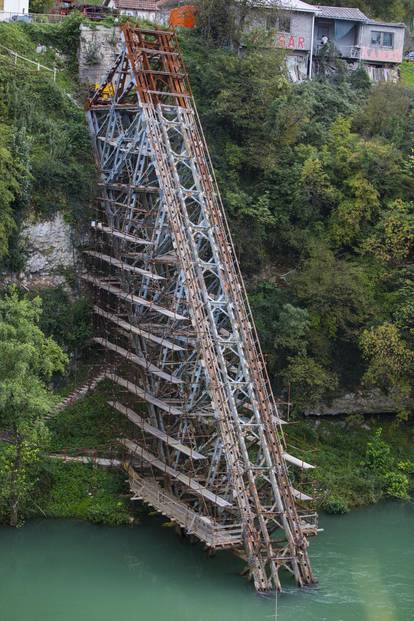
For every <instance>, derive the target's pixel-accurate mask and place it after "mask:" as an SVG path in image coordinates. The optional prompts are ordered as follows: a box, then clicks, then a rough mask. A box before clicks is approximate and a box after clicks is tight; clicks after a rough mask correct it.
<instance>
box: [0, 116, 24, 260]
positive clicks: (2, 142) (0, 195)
mask: <svg viewBox="0 0 414 621" xmlns="http://www.w3.org/2000/svg"><path fill="white" fill-rule="evenodd" d="M11 147H12V132H11V131H10V128H8V127H6V126H5V125H2V124H0V259H1V258H3V257H4V256H5V255H6V254H7V252H8V246H9V244H8V242H9V236H10V234H11V233H12V232H13V230H14V229H15V227H16V224H15V221H14V218H13V209H12V206H13V202H14V201H15V199H16V198H17V196H18V195H19V193H20V191H21V188H20V176H21V167H20V165H19V161H18V160H16V159H15V158H14V157H13V153H12V150H11Z"/></svg>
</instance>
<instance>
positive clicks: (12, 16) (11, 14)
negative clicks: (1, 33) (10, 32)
mask: <svg viewBox="0 0 414 621" xmlns="http://www.w3.org/2000/svg"><path fill="white" fill-rule="evenodd" d="M66 17H68V16H67V15H60V14H59V13H19V12H18V11H0V20H1V21H9V22H14V21H28V22H45V23H47V22H49V23H56V22H61V21H62V20H64V19H65V18H66Z"/></svg>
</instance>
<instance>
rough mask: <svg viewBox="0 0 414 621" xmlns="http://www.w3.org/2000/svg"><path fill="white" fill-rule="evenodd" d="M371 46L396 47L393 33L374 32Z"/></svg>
mask: <svg viewBox="0 0 414 621" xmlns="http://www.w3.org/2000/svg"><path fill="white" fill-rule="evenodd" d="M371 45H373V46H375V47H391V48H393V47H394V33H393V32H381V31H379V30H373V31H372V32H371Z"/></svg>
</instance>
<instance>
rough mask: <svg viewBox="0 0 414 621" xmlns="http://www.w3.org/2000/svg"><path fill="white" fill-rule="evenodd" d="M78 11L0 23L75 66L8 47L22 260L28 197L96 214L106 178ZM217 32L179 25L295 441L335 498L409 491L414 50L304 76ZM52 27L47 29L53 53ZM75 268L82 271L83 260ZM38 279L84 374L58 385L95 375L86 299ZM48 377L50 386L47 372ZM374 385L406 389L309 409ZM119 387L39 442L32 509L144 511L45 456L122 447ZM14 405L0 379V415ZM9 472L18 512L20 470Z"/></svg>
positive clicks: (85, 470)
mask: <svg viewBox="0 0 414 621" xmlns="http://www.w3.org/2000/svg"><path fill="white" fill-rule="evenodd" d="M394 4H395V3H394ZM361 7H362V5H361ZM78 27H79V18H78V17H76V16H74V17H73V18H70V19H68V20H65V21H64V22H63V23H62V24H59V25H48V24H40V25H36V24H0V36H2V37H4V38H2V42H3V41H4V44H5V45H7V46H9V47H10V48H12V49H14V50H17V51H19V52H21V53H22V54H24V55H25V56H28V57H30V58H33V59H37V60H40V62H42V63H43V64H45V65H48V66H54V65H57V66H59V67H60V68H61V69H62V71H61V72H60V73H59V74H58V79H57V82H56V83H54V82H53V80H52V79H51V75H49V74H46V73H42V72H39V73H37V72H36V71H33V69H32V68H31V67H30V66H29V65H25V64H23V63H22V64H18V65H17V69H15V68H14V65H13V62H14V61H13V60H12V59H11V58H10V57H8V56H7V55H5V56H4V58H3V56H2V64H1V67H0V94H1V101H2V103H1V104H0V173H1V174H0V255H1V260H2V267H3V268H7V269H10V270H20V269H21V268H22V266H23V264H24V248H21V247H20V244H19V237H18V228H19V224H20V222H21V220H22V218H23V217H24V215H26V214H27V213H28V212H32V213H34V214H35V217H38V218H41V217H45V216H46V217H47V216H48V215H50V214H52V213H53V212H54V211H55V210H60V211H63V213H64V214H65V217H66V218H68V219H69V220H70V221H72V222H74V223H76V224H79V225H80V226H82V220H83V217H84V216H85V215H86V214H87V210H88V206H89V202H90V198H91V196H92V195H93V191H94V171H93V164H92V158H91V150H90V145H89V139H88V136H87V132H86V128H85V122H84V115H83V111H82V110H81V109H79V108H78V107H77V106H76V105H75V104H74V103H73V97H75V99H76V98H77V99H78V100H79V101H81V99H82V94H81V91H80V88H79V86H78V85H77V84H76V79H75V71H74V70H75V69H76V62H75V58H76V56H75V55H76V47H77V41H78ZM210 35H211V31H210V32H209V33H208V36H209V39H208V43H207V44H206V41H205V40H204V39H203V38H202V37H201V36H200V34H199V33H198V32H194V33H183V34H182V36H181V42H182V46H183V49H184V53H185V56H186V62H187V66H188V69H189V72H190V77H191V82H192V86H193V89H194V93H195V96H196V99H197V103H198V106H199V111H200V115H201V118H202V123H203V127H204V128H205V131H206V134H207V140H208V143H209V145H210V148H211V153H212V157H213V161H214V165H215V168H216V171H217V176H218V181H219V185H220V187H221V190H222V193H223V199H224V204H225V208H226V211H227V213H228V216H229V219H230V224H231V228H232V231H233V235H234V239H235V243H236V248H237V253H238V256H239V259H240V263H241V267H242V271H243V273H244V275H245V277H246V280H247V284H248V289H249V295H250V300H251V304H252V308H253V312H254V315H255V319H256V322H257V325H258V328H259V332H260V335H261V340H262V344H263V349H264V351H265V355H266V357H267V361H268V365H269V369H270V373H271V378H272V381H273V383H274V387H275V390H276V392H277V393H278V394H279V395H286V392H287V387H288V386H289V385H290V387H291V391H292V396H293V401H294V404H295V410H294V422H293V424H292V425H291V426H290V427H289V433H288V436H289V443H291V444H292V446H294V447H295V448H298V449H299V451H300V453H301V455H302V456H303V458H304V459H306V460H307V461H309V462H311V463H317V464H318V465H319V469H318V470H317V471H316V490H315V492H314V493H315V494H316V498H317V500H318V503H319V505H320V506H322V507H324V508H325V509H326V510H329V511H331V512H336V513H341V512H344V511H346V510H348V509H349V508H351V507H354V506H358V505H361V504H365V503H370V502H376V501H378V500H379V499H380V498H382V497H384V496H386V495H387V496H392V497H397V498H406V497H407V495H408V494H409V493H410V477H411V475H412V474H413V463H414V451H413V446H414V441H413V440H414V436H413V426H412V422H411V420H410V415H411V409H412V396H413V395H412V383H413V382H412V380H413V376H414V305H413V292H414V269H413V249H414V205H413V202H412V200H413V199H412V197H413V190H414V159H413V152H412V147H413V132H414V91H413V90H411V88H410V85H411V84H410V77H409V71H408V66H407V67H405V68H404V71H403V76H404V81H403V83H402V84H400V85H393V84H386V85H378V86H371V85H370V84H369V81H368V79H367V76H366V74H365V73H364V71H363V70H360V71H358V72H356V73H354V74H353V75H351V76H349V75H346V74H342V73H341V72H338V74H337V75H336V76H335V78H334V79H333V81H331V82H330V81H327V80H326V79H323V80H322V79H321V80H317V81H315V82H313V83H307V84H302V85H296V86H293V85H291V84H289V82H288V81H287V78H286V76H285V74H284V70H283V68H282V67H283V62H282V60H283V59H282V57H281V56H280V54H278V53H275V52H274V51H270V50H269V51H266V50H265V49H264V48H261V47H260V46H258V45H257V41H256V42H255V45H253V44H252V42H250V41H247V42H246V44H247V46H246V50H245V53H244V54H243V55H242V56H239V55H237V54H236V53H234V52H232V51H230V50H228V49H221V48H217V47H216V46H215V44H216V43H217V40H216V39H215V38H214V37H213V38H212V39H211V38H210ZM220 36H221V35H220ZM38 43H41V44H46V45H47V46H48V49H47V51H46V52H45V53H44V54H42V55H41V56H40V55H39V54H37V52H36V45H37V44H38ZM67 93H69V94H70V95H71V98H70V97H68V95H67ZM68 282H69V284H74V282H73V277H72V276H71V275H68ZM40 294H41V297H42V299H43V314H41V313H40V310H39V302H37V301H35V302H32V305H33V306H31V305H30V304H29V302H27V301H25V302H19V303H20V304H23V305H24V308H25V309H26V311H25V312H27V313H29V312H30V313H34V314H33V321H34V323H35V324H36V326H37V328H36V329H39V328H40V329H41V331H43V333H44V335H45V336H43V338H46V339H48V338H49V337H53V339H54V340H55V341H56V343H57V346H59V347H61V348H62V349H63V350H64V351H65V352H66V354H67V355H68V357H69V358H70V360H71V362H72V364H71V365H70V370H71V375H70V376H69V377H67V378H66V380H65V378H63V377H62V376H56V375H55V376H54V377H53V383H54V386H55V389H56V388H57V389H58V390H59V392H60V393H61V394H66V393H68V392H69V391H70V390H71V389H73V387H74V385H75V384H77V383H81V382H82V381H83V378H84V374H83V365H84V363H86V362H87V361H86V360H85V358H86V357H87V356H89V355H90V351H89V350H88V348H87V347H85V345H86V344H87V341H88V337H89V335H90V333H91V330H90V317H89V309H88V305H87V303H86V302H85V300H83V299H74V298H73V297H71V296H70V295H69V294H68V293H67V291H66V290H65V289H63V288H61V289H56V290H46V291H42V292H40ZM32 297H33V296H32ZM15 304H18V303H17V301H16V302H15ZM30 308H33V309H37V310H34V311H30ZM0 310H1V309H0ZM8 342H9V328H7V330H5V331H1V332H0V347H9V345H8ZM59 351H60V349H59ZM62 355H63V354H62ZM0 364H1V363H0ZM85 366H86V364H85ZM0 373H2V367H0ZM2 380H3V377H2V376H1V375H0V382H1V381H2ZM65 381H66V386H65ZM46 384H47V385H45V390H46V391H47V394H48V395H49V396H50V390H49V388H50V380H48V381H47V382H46ZM367 388H376V389H377V390H380V391H382V392H385V393H387V394H390V395H392V397H393V399H394V400H395V403H396V411H397V412H398V416H396V417H394V418H393V419H392V418H391V417H390V418H388V419H386V418H382V419H381V420H379V419H378V418H377V417H370V418H369V419H366V420H364V419H363V418H362V417H359V416H357V415H354V416H351V417H349V418H348V419H346V420H342V419H341V420H339V421H323V422H320V423H319V422H318V423H315V422H314V421H312V420H308V421H304V420H303V419H302V418H301V414H302V413H303V411H305V410H309V409H311V410H315V409H316V410H317V409H318V407H319V404H320V402H321V401H325V402H326V401H329V400H330V399H331V398H333V397H334V396H336V395H341V394H343V393H344V392H346V391H350V390H352V391H356V390H361V389H362V390H365V389H367ZM105 391H106V387H105V385H104V384H103V385H101V386H100V387H99V390H98V391H97V393H96V394H94V396H92V397H88V398H87V399H84V400H82V401H79V402H78V403H77V404H76V405H74V406H73V407H71V408H68V409H67V410H65V411H64V412H63V413H61V414H59V416H57V417H54V418H52V419H51V420H50V421H49V422H48V429H46V430H45V432H44V433H43V432H42V434H40V435H39V436H36V438H35V439H34V440H35V441H36V443H35V445H33V447H32V444H30V446H29V445H28V450H29V449H30V451H29V452H28V463H27V468H28V469H29V468H30V469H31V470H30V477H31V478H30V480H31V481H32V482H33V485H32V486H29V485H28V484H27V481H28V476H26V475H25V477H24V478H23V479H22V490H23V491H22V495H21V501H20V515H21V516H31V515H46V516H54V517H71V516H74V517H79V518H84V519H90V520H94V521H98V522H99V521H104V522H108V523H113V524H116V523H126V522H127V521H128V520H129V514H130V507H129V506H128V504H127V501H126V500H125V498H124V496H123V494H125V491H126V490H125V485H124V476H123V475H122V474H119V473H116V472H111V471H107V470H98V469H96V468H95V467H92V466H85V465H82V464H71V465H69V464H63V463H61V462H56V461H53V460H50V459H48V458H44V459H41V455H42V454H44V455H45V454H46V453H49V452H53V451H56V452H61V451H69V453H70V452H72V453H75V452H76V453H78V452H79V450H85V451H98V453H99V454H102V455H104V454H105V455H107V454H108V453H110V452H111V451H113V450H114V449H115V446H114V445H113V443H112V442H113V438H114V437H117V435H119V432H120V430H123V429H124V428H125V421H122V420H120V417H119V416H118V415H117V414H116V413H114V412H113V411H112V410H111V409H110V408H109V407H108V406H107V405H106V398H107V395H106V394H105ZM51 399H52V401H53V398H52V397H51ZM52 401H51V402H50V403H51V404H52ZM52 405H53V404H52ZM52 405H50V404H49V406H48V408H49V409H50V408H51V407H52ZM1 407H2V404H1V395H0V416H1V411H2V410H1ZM46 409H47V408H46V406H45V408H43V410H42V411H43V413H45V412H46ZM5 412H6V410H5ZM4 416H5V414H4ZM7 416H10V412H7ZM36 416H37V415H36ZM42 416H43V415H42ZM42 416H41V417H40V418H42ZM42 425H43V423H42ZM0 427H1V429H2V431H7V432H8V433H9V428H10V420H9V419H7V420H6V418H4V419H1V423H0ZM34 427H36V429H37V424H36V426H34ZM380 428H382V429H383V431H382V432H380ZM126 430H127V429H126V428H125V431H126ZM8 439H10V438H9V437H8ZM34 440H33V442H34ZM30 442H32V440H30ZM0 455H1V463H0V477H1V476H3V478H4V477H6V478H7V477H8V476H9V474H7V473H10V472H11V471H12V469H11V470H10V469H9V470H7V468H8V464H10V463H15V462H16V453H15V449H14V448H13V446H12V445H11V444H10V443H8V442H4V441H3V442H0ZM25 467H26V465H25ZM1 469H2V470H1ZM1 472H2V473H3V474H1ZM27 472H29V470H27ZM3 489H4V490H5V492H3V496H1V495H0V519H3V520H4V519H7V517H8V512H9V504H8V503H9V500H10V494H9V493H8V492H7V489H9V491H10V486H9V488H7V486H5V485H4V486H3ZM7 494H8V495H7ZM6 496H7V497H6Z"/></svg>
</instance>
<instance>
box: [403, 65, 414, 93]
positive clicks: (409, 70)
mask: <svg viewBox="0 0 414 621" xmlns="http://www.w3.org/2000/svg"><path fill="white" fill-rule="evenodd" d="M401 82H402V83H403V84H404V86H409V87H412V88H414V63H412V62H406V61H405V62H403V63H402V65H401Z"/></svg>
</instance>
